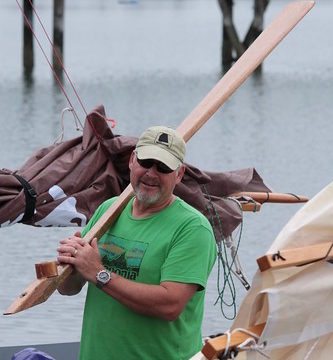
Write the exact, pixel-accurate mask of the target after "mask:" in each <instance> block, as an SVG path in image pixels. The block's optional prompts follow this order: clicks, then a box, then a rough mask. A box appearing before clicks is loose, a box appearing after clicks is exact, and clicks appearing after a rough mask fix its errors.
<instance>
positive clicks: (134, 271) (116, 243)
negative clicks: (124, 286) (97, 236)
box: [98, 236, 148, 280]
mask: <svg viewBox="0 0 333 360" xmlns="http://www.w3.org/2000/svg"><path fill="white" fill-rule="evenodd" d="M98 245H99V251H100V254H101V256H102V261H103V265H104V266H105V267H106V268H107V269H108V270H109V271H111V272H114V273H116V274H118V275H121V276H123V277H124V278H126V279H130V280H135V279H136V277H137V276H138V274H139V271H140V266H141V262H142V259H143V256H144V254H145V252H146V249H147V247H148V244H147V243H143V242H139V241H132V240H126V239H123V238H118V237H115V236H111V241H110V238H109V239H108V243H101V244H98Z"/></svg>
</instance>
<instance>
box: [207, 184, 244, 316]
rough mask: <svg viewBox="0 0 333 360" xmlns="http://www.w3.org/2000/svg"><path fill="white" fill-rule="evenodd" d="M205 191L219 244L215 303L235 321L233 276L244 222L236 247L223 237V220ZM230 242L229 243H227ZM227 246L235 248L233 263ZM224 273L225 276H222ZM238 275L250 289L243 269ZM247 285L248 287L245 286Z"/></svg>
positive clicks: (230, 240)
mask: <svg viewBox="0 0 333 360" xmlns="http://www.w3.org/2000/svg"><path fill="white" fill-rule="evenodd" d="M202 186H203V189H204V192H205V194H206V195H207V198H208V200H209V204H210V208H209V207H208V206H207V210H208V213H209V217H210V223H211V225H212V228H213V232H214V236H215V239H216V243H217V247H218V260H217V264H218V270H217V271H218V273H217V290H218V297H217V299H216V301H215V303H214V305H216V304H217V303H218V302H220V307H221V312H222V315H223V316H224V317H225V318H226V319H227V320H233V319H234V318H235V317H236V312H237V309H236V287H235V283H234V280H233V277H232V274H235V273H234V272H233V270H232V266H233V265H234V264H235V263H237V261H238V255H237V254H238V249H239V245H240V240H241V237H242V230H243V221H241V223H240V226H239V235H238V240H237V244H236V246H235V245H234V241H233V239H232V237H231V236H230V238H229V239H225V238H224V236H223V232H222V224H221V220H220V218H219V216H218V214H217V211H216V208H215V206H214V203H213V201H212V199H211V197H210V195H209V193H208V191H207V188H206V186H205V185H204V184H203V185H202ZM229 200H231V201H235V202H236V203H237V205H238V206H239V208H240V210H241V212H242V207H241V205H240V203H239V201H237V200H235V199H231V198H230V199H229ZM214 219H216V222H217V226H218V229H219V230H218V234H216V231H215V229H216V227H215V225H216V224H215V220H214ZM227 240H228V241H227ZM227 246H228V247H231V246H232V247H233V251H232V255H231V261H230V259H229V256H228V252H227ZM222 272H223V275H222ZM236 273H241V275H239V277H240V278H242V279H243V280H241V281H242V283H243V285H244V286H245V287H246V288H247V289H248V288H249V284H248V282H247V281H246V279H245V277H244V276H243V274H242V272H241V269H240V268H238V269H237V271H236ZM236 276H237V275H236ZM221 281H223V286H222V289H221ZM245 283H247V285H248V286H246V285H245ZM227 290H228V293H229V296H230V297H231V300H230V301H227V300H226V291H227ZM225 308H231V309H232V310H231V311H232V315H228V314H227V313H226V312H225Z"/></svg>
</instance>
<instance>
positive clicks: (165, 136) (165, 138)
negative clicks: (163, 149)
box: [155, 133, 171, 147]
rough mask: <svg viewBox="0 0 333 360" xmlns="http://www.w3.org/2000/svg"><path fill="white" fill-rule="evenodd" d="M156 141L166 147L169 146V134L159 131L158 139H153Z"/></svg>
mask: <svg viewBox="0 0 333 360" xmlns="http://www.w3.org/2000/svg"><path fill="white" fill-rule="evenodd" d="M155 142H156V143H158V144H162V145H165V146H167V147H170V146H171V142H169V134H166V133H161V134H160V136H159V137H158V139H156V140H155Z"/></svg>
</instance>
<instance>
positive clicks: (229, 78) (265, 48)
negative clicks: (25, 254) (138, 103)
mask: <svg viewBox="0 0 333 360" xmlns="http://www.w3.org/2000/svg"><path fill="white" fill-rule="evenodd" d="M313 5H314V2H313V1H302V2H297V3H292V4H289V5H287V6H286V7H285V8H284V10H283V11H282V12H281V13H280V15H278V16H277V17H276V18H275V19H274V20H273V22H272V23H271V24H270V25H268V27H267V28H266V29H265V30H264V31H263V32H262V33H261V35H260V36H259V37H258V38H257V39H256V40H255V41H254V42H253V43H252V45H251V46H250V47H249V48H248V49H247V50H246V51H245V53H244V54H243V55H242V56H241V57H240V58H239V59H238V61H237V62H236V63H235V64H234V66H233V67H232V68H231V69H230V70H229V71H228V72H227V73H226V74H225V76H223V78H222V79H221V80H220V81H219V82H218V83H217V84H216V85H215V86H214V88H213V89H212V90H211V91H210V92H209V93H208V94H207V95H206V96H205V98H204V99H203V100H202V101H201V102H200V103H199V104H198V105H197V106H196V107H195V108H194V110H193V111H192V112H191V113H190V114H189V115H188V116H187V117H186V119H185V120H184V121H183V122H182V123H181V124H180V126H179V127H178V128H177V130H178V132H179V133H180V134H181V135H182V137H183V138H184V140H185V141H186V142H187V141H188V140H189V139H190V138H191V137H192V136H193V135H194V134H195V133H196V132H197V131H198V130H199V129H200V128H201V127H202V126H203V125H204V124H205V123H206V122H207V120H208V119H210V118H211V116H212V115H213V114H214V113H215V112H216V111H217V110H218V108H219V107H220V106H221V105H222V104H223V103H224V102H225V101H226V100H227V99H228V98H229V97H230V96H231V95H232V94H233V92H234V91H235V90H236V89H237V88H238V87H239V86H240V85H241V84H242V83H243V82H244V81H245V80H246V79H247V78H248V77H249V76H250V74H251V73H252V72H253V71H254V70H255V69H256V68H257V67H258V66H259V65H260V64H261V63H262V61H263V60H264V58H265V57H266V56H267V55H268V54H270V52H271V51H272V50H273V49H274V48H275V47H276V46H277V44H279V43H280V42H281V40H282V39H283V38H284V37H285V36H286V35H287V34H288V33H289V32H290V31H291V30H292V29H293V28H294V27H295V26H296V25H297V23H298V22H299V21H300V20H301V19H302V18H303V17H304V16H305V15H306V13H307V12H308V11H310V9H311V8H312V7H313ZM124 193H125V194H124ZM132 196H133V189H132V187H131V186H130V185H129V186H128V187H127V188H126V189H125V190H124V192H123V193H122V194H121V195H120V196H119V198H118V201H116V202H114V203H113V205H112V206H111V207H110V209H109V210H108V211H107V212H106V213H105V214H104V215H103V216H102V217H101V219H100V220H99V221H98V222H97V223H96V224H95V226H94V227H93V228H92V229H91V230H90V231H89V232H88V233H87V234H86V236H85V237H84V240H86V241H88V242H90V241H91V240H92V239H93V238H94V237H97V238H98V239H99V238H100V237H101V236H102V235H103V234H104V232H105V231H106V229H107V228H108V227H109V226H110V225H111V224H112V223H113V221H115V219H116V218H117V217H118V215H119V214H120V212H121V211H122V210H123V208H124V207H125V206H126V204H127V202H128V201H129V199H130V198H131V197H132ZM109 217H110V218H109ZM71 271H72V267H71V266H69V265H66V266H64V269H63V271H62V272H61V274H60V275H59V276H58V277H55V278H51V279H53V280H50V279H40V280H38V283H37V282H36V281H35V282H34V283H32V284H31V285H30V286H29V287H28V288H27V289H26V290H25V292H24V293H25V295H24V296H20V297H18V298H17V299H16V300H15V301H14V304H15V306H14V304H12V305H11V306H10V307H9V308H8V309H7V310H6V312H5V313H6V314H13V313H16V312H18V311H21V310H24V309H28V308H29V307H31V306H34V305H37V304H40V303H41V302H44V301H45V300H46V299H47V298H48V297H49V296H50V295H51V294H52V292H54V291H55V289H56V288H57V287H58V285H59V284H60V282H62V281H64V280H65V279H66V278H67V277H68V276H69V274H70V273H71ZM21 295H22V294H21Z"/></svg>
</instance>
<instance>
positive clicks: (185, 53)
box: [0, 0, 333, 346]
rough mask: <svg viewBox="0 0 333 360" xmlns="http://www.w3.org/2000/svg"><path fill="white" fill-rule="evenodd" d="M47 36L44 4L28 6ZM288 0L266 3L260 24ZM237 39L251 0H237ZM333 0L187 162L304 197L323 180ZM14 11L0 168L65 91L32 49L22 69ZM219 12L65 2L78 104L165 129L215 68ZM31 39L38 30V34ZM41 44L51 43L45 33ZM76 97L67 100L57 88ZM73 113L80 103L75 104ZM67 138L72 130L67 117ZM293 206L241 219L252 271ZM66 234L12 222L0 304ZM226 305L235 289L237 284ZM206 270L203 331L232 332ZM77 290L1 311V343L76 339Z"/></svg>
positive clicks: (13, 161) (1, 99)
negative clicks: (253, 172)
mask: <svg viewBox="0 0 333 360" xmlns="http://www.w3.org/2000/svg"><path fill="white" fill-rule="evenodd" d="M36 3H37V10H38V12H39V15H40V16H41V18H42V19H43V20H44V22H45V24H46V27H47V29H48V31H49V32H50V33H51V27H52V21H51V7H52V3H53V2H51V1H43V2H42V1H40V2H37V1H36ZM285 3H286V1H282V0H281V1H278V0H275V1H274V2H272V3H271V4H270V5H269V7H268V10H267V14H266V18H265V22H266V24H267V23H268V22H269V21H270V20H271V19H272V18H273V17H274V16H275V15H276V14H277V13H278V12H279V11H280V10H281V9H282V7H283V5H284V4H285ZM236 5H237V6H236V8H235V18H236V23H237V27H238V29H239V32H240V34H244V33H245V32H246V30H247V27H248V25H249V22H250V18H251V14H252V2H250V1H245V0H243V1H236ZM332 13H333V4H332V2H331V1H329V0H326V1H325V0H319V1H318V3H317V5H316V7H315V8H314V9H313V10H312V11H311V12H310V14H308V15H307V16H306V18H305V19H304V20H303V21H302V22H301V23H300V24H299V25H298V27H297V28H296V29H295V30H294V31H293V32H292V33H291V34H290V35H289V36H288V38H287V39H286V40H284V42H283V43H282V44H280V45H279V47H278V48H277V49H276V50H275V51H274V52H273V53H272V54H271V55H270V57H269V58H268V59H267V60H266V61H265V64H264V68H263V73H262V76H261V77H252V78H250V79H249V80H248V81H247V82H246V83H245V84H244V85H243V86H242V87H241V88H240V89H239V90H238V91H237V92H236V93H235V94H234V95H233V96H232V98H231V99H230V100H229V101H228V102H227V103H226V104H225V105H224V106H223V108H222V109H221V110H220V111H218V113H217V114H216V115H215V116H214V117H213V118H212V119H211V120H210V121H209V123H208V124H206V125H205V127H204V128H203V129H201V130H200V132H199V133H198V134H196V135H195V136H194V138H193V139H192V140H191V142H190V143H189V145H188V156H187V161H188V162H189V163H192V164H194V165H196V166H198V167H200V168H201V169H206V170H213V171H223V170H235V169H239V168H244V167H255V168H256V169H257V170H258V171H259V173H260V174H261V175H262V177H263V178H264V179H265V181H266V182H267V183H268V184H270V185H271V186H272V187H273V189H275V190H276V191H281V192H293V193H298V194H304V195H307V196H309V197H311V196H313V195H314V194H315V193H317V192H318V191H319V190H320V189H322V188H323V187H324V186H325V185H327V184H328V183H329V182H331V181H332V179H333V176H332V175H333V174H332V173H333V170H332V166H331V164H332V162H333V152H332V130H333V125H332V120H333V119H332V118H333V38H332V36H331V34H332V31H333V25H332V23H331V15H332ZM21 27H22V19H21V15H20V12H19V10H18V8H17V5H16V3H15V1H14V0H2V1H1V5H0V44H1V63H0V65H1V66H0V106H1V108H0V110H1V111H0V125H1V126H0V129H1V130H0V131H1V141H0V167H5V168H10V169H17V168H19V167H20V166H21V165H22V164H23V162H24V161H25V160H26V159H27V158H28V157H29V156H30V155H31V154H32V152H33V151H34V150H35V149H37V148H39V147H42V146H46V145H48V144H50V143H52V142H53V141H54V139H55V138H56V137H57V136H58V135H59V132H60V114H61V110H62V109H63V108H64V107H66V106H67V104H66V102H65V97H64V96H63V94H62V93H61V92H60V91H59V89H58V87H57V86H55V85H54V81H53V78H52V76H51V73H50V70H49V69H48V66H47V64H46V62H45V60H44V58H42V56H41V54H40V50H39V49H38V48H37V47H36V48H35V53H36V64H35V69H34V74H33V82H32V83H29V84H27V83H25V82H24V80H23V75H22V64H21V62H22V61H21V57H22V53H21V43H22V38H21V35H22V32H21ZM220 28H221V15H220V12H219V9H218V6H217V1H215V0H178V1H177V0H165V1H161V0H160V1H152V0H150V1H145V0H139V1H137V2H136V3H130V2H128V3H126V2H123V3H120V2H116V1H106V0H99V1H94V2H93V1H87V0H86V1H78V0H71V1H68V2H66V16H65V51H64V52H65V65H66V68H67V71H68V72H69V74H70V76H71V78H72V80H73V82H74V83H75V86H76V88H77V90H78V92H79V94H80V96H81V98H82V100H83V102H84V104H85V106H86V108H87V109H88V110H90V109H92V108H93V107H94V106H95V105H97V104H100V103H102V104H104V105H105V107H106V110H107V113H108V115H109V116H111V117H113V118H115V119H116V121H117V127H116V132H117V133H119V134H126V135H135V136H138V135H139V134H140V133H141V132H142V131H143V130H144V129H145V128H146V127H147V126H149V125H153V124H166V125H169V126H173V127H176V126H177V125H178V124H179V123H180V122H181V121H182V119H184V118H185V117H186V116H187V115H188V113H189V112H190V111H191V110H192V109H193V107H194V106H195V105H196V104H197V103H198V102H199V101H200V100H201V99H202V98H203V96H204V95H205V94H206V93H207V92H208V91H209V90H210V89H211V88H212V87H213V86H214V85H215V83H216V82H217V81H218V80H219V78H220V76H221V69H220ZM37 35H38V36H39V38H41V39H42V34H41V31H40V30H37ZM42 43H43V46H44V48H45V49H46V51H47V53H48V54H50V47H49V46H48V45H47V44H46V42H44V41H42ZM66 90H67V91H68V93H69V95H70V97H71V99H72V100H73V102H74V104H77V101H75V100H74V96H73V94H72V92H71V91H70V89H69V87H68V86H66ZM76 108H77V110H78V112H79V114H80V116H81V117H82V120H83V118H84V116H83V112H82V111H81V109H80V108H79V107H78V106H76ZM66 135H67V138H68V137H71V136H76V134H75V131H74V126H73V124H72V120H71V118H70V116H68V117H66ZM298 208H299V206H298V205H273V204H272V205H269V204H267V205H265V206H263V208H262V211H261V212H260V213H257V214H252V213H251V214H246V216H245V219H244V229H243V236H242V242H241V248H240V256H241V260H242V264H243V267H244V270H245V272H246V274H247V275H248V277H249V278H250V279H251V278H252V276H253V274H254V272H255V271H256V261H255V260H256V258H257V257H258V256H260V255H262V254H263V253H264V252H265V250H266V249H267V248H268V246H269V244H270V243H271V242H272V241H273V240H274V238H275V236H276V235H277V234H278V232H279V231H280V230H281V228H282V227H283V225H284V224H285V223H286V222H287V221H288V219H289V218H290V217H291V216H292V215H293V214H294V213H295V212H296V211H297V209H298ZM72 232H73V229H71V228H66V229H35V228H32V227H28V226H21V225H15V226H13V227H12V228H6V229H1V231H0V238H1V240H0V249H1V251H0V264H1V265H0V266H1V269H0V310H1V311H3V310H4V309H6V307H7V306H8V305H9V304H10V303H11V302H12V300H13V299H14V298H15V297H16V296H17V295H18V294H19V293H20V292H21V291H22V290H23V289H24V288H25V287H26V286H27V285H28V284H29V283H30V282H31V281H32V280H33V279H34V264H35V263H37V262H41V261H45V260H51V259H54V258H55V256H56V251H55V249H56V247H57V244H58V241H59V239H61V238H62V237H64V236H66V235H67V234H71V233H72ZM237 288H238V291H237V303H238V304H239V303H240V302H241V300H242V298H243V297H244V296H245V290H244V289H242V287H241V286H239V285H237ZM216 296H217V290H216V269H215V270H214V271H213V273H212V275H211V278H210V280H209V286H208V295H207V301H206V314H205V320H204V324H203V333H204V334H209V333H216V332H220V331H223V330H225V329H227V328H229V327H230V325H231V322H230V321H226V320H225V319H224V318H223V317H222V315H221V313H220V309H219V307H218V306H215V307H214V305H213V303H214V302H215V299H216ZM83 304H84V293H82V294H81V295H79V296H76V297H72V298H65V297H61V296H60V295H58V294H54V295H53V296H52V297H51V298H50V299H49V300H48V301H47V303H45V304H43V305H40V306H37V307H35V308H32V309H30V310H28V311H25V312H23V313H20V314H17V315H13V316H10V317H5V316H0V334H1V336H0V346H6V345H18V344H29V343H48V342H60V341H61V342H64V341H77V340H79V336H80V330H81V318H82V311H83Z"/></svg>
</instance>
